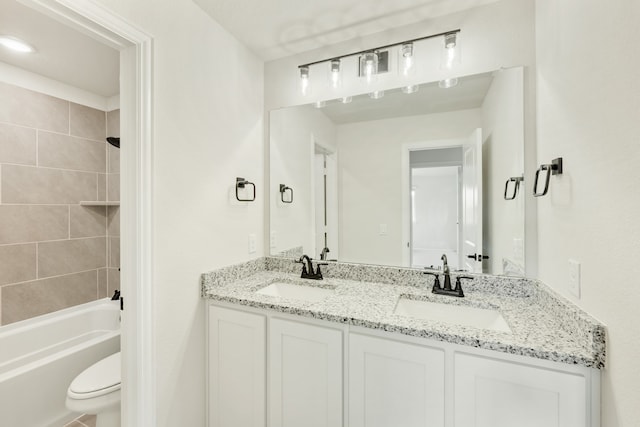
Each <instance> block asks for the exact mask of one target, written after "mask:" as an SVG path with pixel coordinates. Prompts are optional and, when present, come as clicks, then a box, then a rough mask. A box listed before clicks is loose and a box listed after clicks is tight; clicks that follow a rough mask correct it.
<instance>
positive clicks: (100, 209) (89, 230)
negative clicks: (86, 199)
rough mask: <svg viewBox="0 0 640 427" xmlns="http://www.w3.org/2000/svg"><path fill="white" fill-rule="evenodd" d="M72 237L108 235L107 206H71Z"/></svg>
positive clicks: (70, 223)
mask: <svg viewBox="0 0 640 427" xmlns="http://www.w3.org/2000/svg"><path fill="white" fill-rule="evenodd" d="M69 210H70V212H71V220H70V221H69V225H70V227H71V238H72V239H74V238H78V237H99V236H106V235H107V208H106V207H104V206H80V205H71V206H69Z"/></svg>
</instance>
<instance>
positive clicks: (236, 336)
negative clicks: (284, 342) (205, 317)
mask: <svg viewBox="0 0 640 427" xmlns="http://www.w3.org/2000/svg"><path fill="white" fill-rule="evenodd" d="M266 334H267V330H266V318H265V316H263V315H260V314H252V313H246V312H242V311H237V310H230V309H227V308H222V307H216V306H209V381H208V390H209V426H210V427H237V426H246V427H264V426H265V424H266V395H265V390H266V382H267V379H266V378H267V377H266V365H267V354H266V351H267V348H266V347H267V346H266Z"/></svg>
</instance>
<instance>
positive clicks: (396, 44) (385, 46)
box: [298, 29, 460, 69]
mask: <svg viewBox="0 0 640 427" xmlns="http://www.w3.org/2000/svg"><path fill="white" fill-rule="evenodd" d="M459 32H460V29H457V30H451V31H445V32H444V33H438V34H431V35H429V36H424V37H418V38H416V39H411V40H405V41H402V42H398V43H392V44H387V45H384V46H378V47H374V48H371V49H366V50H360V51H358V52H352V53H347V54H346V55H341V56H334V57H333V58H327V59H322V60H320V61H314V62H308V63H306V64H302V65H298V68H300V69H302V68H309V67H310V66H312V65H317V64H322V63H324V62H331V61H333V60H336V59H344V58H349V57H351V56H356V55H362V54H363V53H371V52H375V51H380V50H384V49H388V48H391V47H395V46H400V45H404V44H408V43H414V42H419V41H422V40H428V39H433V38H436V37H445V38H446V40H447V41H448V42H450V40H452V39H453V40H455V38H453V37H451V36H452V35H454V34H458V33H459ZM447 36H449V37H447ZM454 43H455V41H454Z"/></svg>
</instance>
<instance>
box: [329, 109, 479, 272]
mask: <svg viewBox="0 0 640 427" xmlns="http://www.w3.org/2000/svg"><path fill="white" fill-rule="evenodd" d="M480 126H481V115H480V110H479V109H473V110H462V111H455V112H450V113H440V114H428V115H422V116H409V117H400V118H393V119H386V120H375V121H370V122H358V123H351V124H345V125H340V126H338V127H337V141H338V188H339V192H338V197H339V201H338V204H339V206H340V219H339V221H340V225H339V229H340V259H341V260H344V261H345V262H365V263H373V264H384V265H402V264H403V259H402V253H403V248H404V246H403V245H404V244H405V243H406V242H405V243H403V229H402V173H401V155H402V145H403V144H406V143H413V142H428V141H439V140H443V139H459V138H466V137H468V136H469V134H471V132H472V131H473V130H474V129H476V128H478V127H480ZM435 146H438V145H437V143H436V145H435ZM380 224H386V227H387V233H386V235H380V233H379V230H380Z"/></svg>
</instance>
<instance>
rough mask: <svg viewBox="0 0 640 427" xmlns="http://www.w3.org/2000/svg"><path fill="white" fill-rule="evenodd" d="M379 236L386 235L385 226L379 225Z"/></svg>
mask: <svg viewBox="0 0 640 427" xmlns="http://www.w3.org/2000/svg"><path fill="white" fill-rule="evenodd" d="M379 233H380V235H381V236H386V235H387V224H380V232H379Z"/></svg>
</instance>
